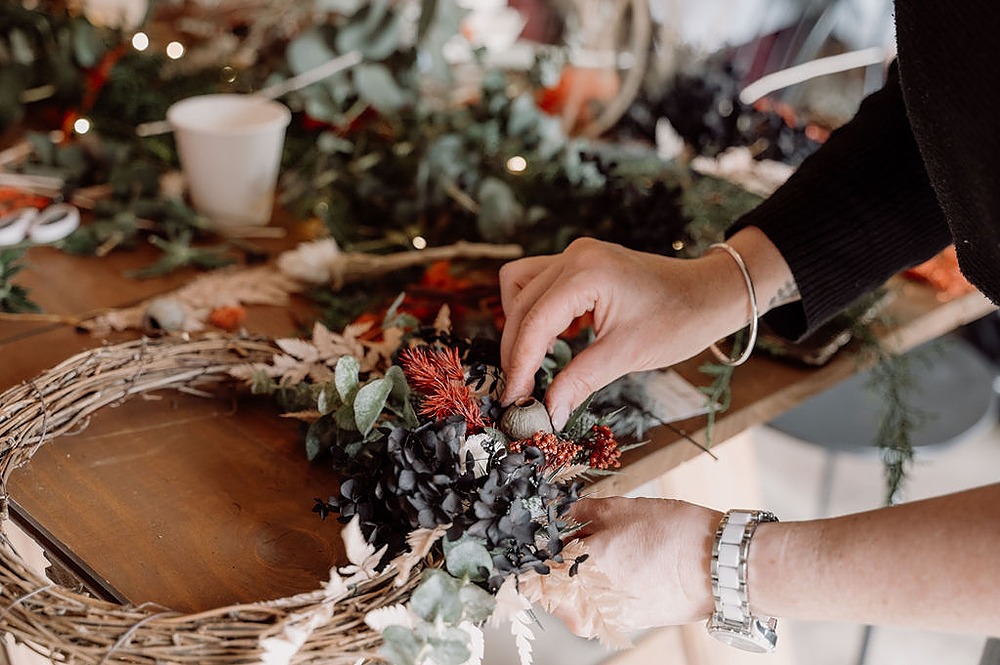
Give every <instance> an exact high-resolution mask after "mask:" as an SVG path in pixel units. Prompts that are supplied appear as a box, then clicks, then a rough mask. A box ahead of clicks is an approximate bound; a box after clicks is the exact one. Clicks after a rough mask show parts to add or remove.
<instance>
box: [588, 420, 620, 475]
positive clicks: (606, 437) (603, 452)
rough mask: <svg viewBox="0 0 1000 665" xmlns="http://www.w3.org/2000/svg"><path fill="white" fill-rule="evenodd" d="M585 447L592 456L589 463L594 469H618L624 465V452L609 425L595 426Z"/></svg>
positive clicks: (591, 429)
mask: <svg viewBox="0 0 1000 665" xmlns="http://www.w3.org/2000/svg"><path fill="white" fill-rule="evenodd" d="M583 445H584V446H585V447H586V449H587V452H588V453H589V454H590V458H589V461H588V463H589V464H590V466H591V467H592V468H594V469H617V468H618V467H620V466H621V465H622V461H621V460H622V451H621V450H620V449H619V448H618V442H617V441H616V440H615V435H614V434H613V433H612V432H611V428H610V427H608V426H607V425H594V426H593V427H591V428H590V435H589V436H588V437H587V438H586V439H585V440H584V442H583Z"/></svg>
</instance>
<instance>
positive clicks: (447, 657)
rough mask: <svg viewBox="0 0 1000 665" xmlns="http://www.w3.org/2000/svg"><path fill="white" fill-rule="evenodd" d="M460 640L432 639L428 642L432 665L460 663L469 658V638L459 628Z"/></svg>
mask: <svg viewBox="0 0 1000 665" xmlns="http://www.w3.org/2000/svg"><path fill="white" fill-rule="evenodd" d="M453 630H457V631H458V632H459V633H461V637H462V641H459V640H457V639H451V640H442V639H432V640H431V642H430V647H431V649H430V654H429V657H430V661H431V662H432V663H434V665H462V664H463V663H465V662H467V661H468V660H469V656H470V655H471V653H472V652H470V651H469V638H468V636H467V635H466V634H465V633H464V632H463V631H461V630H459V629H457V628H455V629H453Z"/></svg>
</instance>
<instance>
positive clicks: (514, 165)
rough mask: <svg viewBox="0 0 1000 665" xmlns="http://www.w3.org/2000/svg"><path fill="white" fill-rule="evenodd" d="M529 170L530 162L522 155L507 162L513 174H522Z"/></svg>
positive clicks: (515, 156) (508, 168)
mask: <svg viewBox="0 0 1000 665" xmlns="http://www.w3.org/2000/svg"><path fill="white" fill-rule="evenodd" d="M526 168H528V160H526V159H525V158H524V157H521V155H514V156H513V157H511V158H510V159H508V160H507V170H508V171H510V172H511V173H521V172H523V171H524V170H525V169H526Z"/></svg>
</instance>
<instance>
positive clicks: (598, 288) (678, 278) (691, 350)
mask: <svg viewBox="0 0 1000 665" xmlns="http://www.w3.org/2000/svg"><path fill="white" fill-rule="evenodd" d="M500 288H501V297H502V301H503V308H504V311H505V313H506V316H507V322H506V324H505V325H504V330H503V337H502V339H501V359H502V364H503V368H504V371H505V373H506V377H507V388H506V392H505V395H504V401H505V402H508V403H509V402H512V401H514V400H515V399H517V398H519V397H522V396H525V395H527V394H529V393H530V392H531V390H532V389H533V387H534V374H535V371H536V370H537V369H538V367H539V366H540V365H541V362H542V359H543V358H544V357H545V353H546V351H547V349H548V348H549V347H551V345H552V343H553V342H554V340H555V338H556V337H557V336H558V335H559V334H560V333H561V332H562V331H563V330H565V329H566V328H567V327H568V326H569V325H570V323H571V322H572V321H573V319H575V318H576V317H578V316H581V315H582V314H584V313H586V312H588V311H592V312H593V315H594V330H595V333H596V339H595V341H594V342H593V343H592V344H591V345H590V346H589V347H587V348H586V349H584V350H583V351H582V352H581V353H579V354H578V355H577V356H576V357H575V358H574V359H573V360H572V361H571V362H570V363H569V365H567V366H566V367H565V368H564V369H563V370H562V371H561V372H560V373H559V374H558V375H557V376H556V378H555V380H554V381H553V382H552V385H551V386H550V387H549V390H548V394H547V395H546V400H545V401H546V404H547V406H548V408H549V413H550V414H551V416H552V421H553V423H554V424H555V425H556V427H562V425H563V424H565V422H566V419H567V418H568V416H569V414H570V412H571V411H572V409H573V408H575V407H576V406H577V405H579V404H580V403H582V402H583V400H585V399H586V398H587V397H588V396H589V395H590V394H591V393H593V392H594V391H595V390H598V389H599V388H602V387H603V386H605V385H607V384H609V383H611V382H612V381H614V380H615V379H617V378H619V377H621V376H624V375H625V374H628V373H629V372H634V371H640V370H648V369H656V368H661V367H668V366H670V365H673V364H674V363H677V362H680V361H682V360H685V359H687V358H689V357H691V356H693V355H695V354H696V353H698V352H699V351H701V350H703V349H704V348H706V347H707V346H708V345H709V344H711V343H712V342H714V341H715V340H717V339H720V338H722V337H725V336H726V335H728V334H730V333H732V332H734V331H736V330H738V329H739V328H741V327H742V326H743V325H745V324H746V322H747V320H748V319H747V316H748V311H749V307H748V299H747V294H746V287H745V286H744V284H743V280H742V277H741V275H740V273H739V269H738V268H737V266H736V264H735V262H734V261H733V260H732V258H731V257H729V256H727V255H726V254H725V253H724V252H712V253H710V254H708V255H706V256H705V257H703V258H700V259H693V260H685V259H674V258H668V257H663V256H659V255H656V254H648V253H644V252H636V251H633V250H629V249H625V248H624V247H621V246H619V245H613V244H610V243H605V242H600V241H597V240H592V239H581V240H577V241H575V242H574V243H573V244H571V245H570V246H569V247H568V248H567V249H566V251H564V252H563V253H562V254H557V255H553V256H536V257H529V258H525V259H521V260H519V261H515V262H513V263H508V264H507V265H505V266H503V268H502V269H501V271H500Z"/></svg>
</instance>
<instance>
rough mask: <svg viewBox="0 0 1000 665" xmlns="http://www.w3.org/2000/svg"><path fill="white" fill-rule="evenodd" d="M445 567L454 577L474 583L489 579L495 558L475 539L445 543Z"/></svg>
mask: <svg viewBox="0 0 1000 665" xmlns="http://www.w3.org/2000/svg"><path fill="white" fill-rule="evenodd" d="M444 554H445V567H446V568H447V569H448V572H449V573H451V575H452V576H453V577H457V578H459V579H462V580H470V581H472V582H483V581H485V580H487V579H489V576H490V571H491V570H492V569H493V557H491V556H490V552H489V550H487V549H486V547H485V546H484V545H483V544H482V543H481V542H479V541H478V540H476V539H474V538H463V539H461V540H459V541H457V542H451V541H445V548H444Z"/></svg>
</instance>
